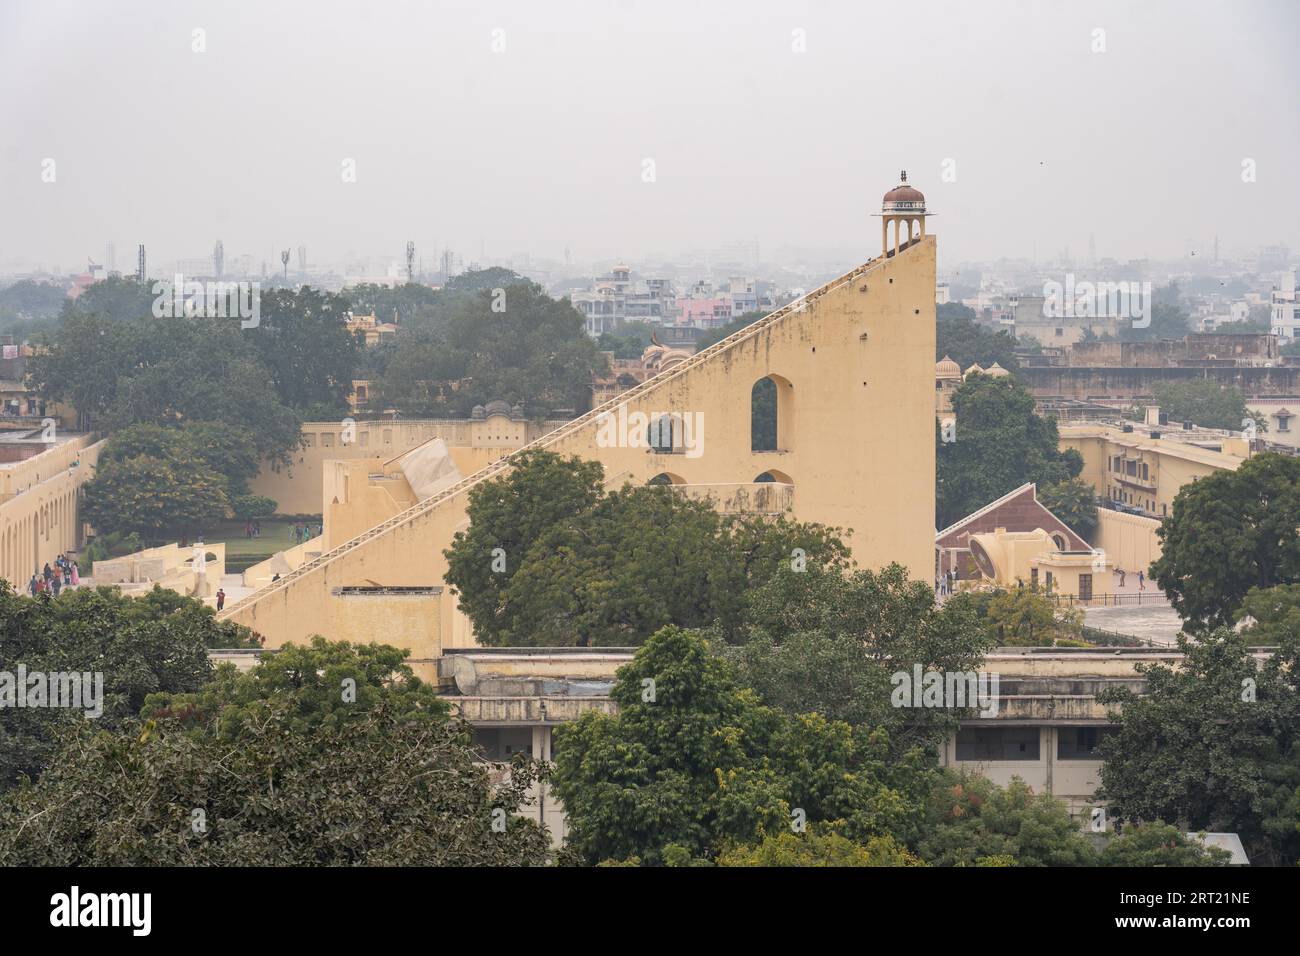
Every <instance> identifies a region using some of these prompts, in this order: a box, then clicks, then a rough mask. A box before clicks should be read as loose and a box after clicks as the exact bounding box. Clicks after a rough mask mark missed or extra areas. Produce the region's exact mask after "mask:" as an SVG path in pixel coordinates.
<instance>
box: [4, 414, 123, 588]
mask: <svg viewBox="0 0 1300 956" xmlns="http://www.w3.org/2000/svg"><path fill="white" fill-rule="evenodd" d="M103 445H104V443H103V442H102V441H98V442H97V441H95V439H94V436H91V435H78V436H76V437H75V438H71V439H69V440H68V441H66V442H62V443H60V444H58V445H55V446H54V447H52V448H51V449H50V450H49V451H46V452H43V453H41V454H39V455H36V456H34V457H32V458H29V459H27V460H26V461H22V462H14V463H12V464H9V465H5V466H0V578H4V579H5V580H6V581H9V582H10V583H11V584H12V585H13V586H14V588H15V590H17V591H19V592H22V591H24V590H25V589H26V587H27V582H28V581H29V580H30V579H31V576H32V572H33V571H35V570H36V569H37V568H42V567H44V566H45V565H46V564H47V563H48V564H50V565H53V563H54V559H55V558H56V557H58V556H59V554H61V553H65V552H68V551H71V550H74V549H76V548H77V547H78V545H79V543H80V537H81V535H80V531H81V528H80V507H79V500H80V498H79V494H80V489H81V486H82V485H83V484H85V483H86V482H87V481H89V480H90V479H91V478H93V477H94V476H95V463H96V462H97V461H98V460H99V452H100V449H101V448H102V447H103Z"/></svg>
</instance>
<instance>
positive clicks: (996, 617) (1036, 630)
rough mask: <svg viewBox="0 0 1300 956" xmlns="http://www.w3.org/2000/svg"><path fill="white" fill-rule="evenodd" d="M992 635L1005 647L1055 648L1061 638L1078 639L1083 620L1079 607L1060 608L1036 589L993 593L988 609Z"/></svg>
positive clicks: (987, 625)
mask: <svg viewBox="0 0 1300 956" xmlns="http://www.w3.org/2000/svg"><path fill="white" fill-rule="evenodd" d="M985 614H986V617H985V626H986V627H987V628H988V631H989V635H990V637H991V638H992V639H993V641H995V642H996V643H997V644H998V645H999V646H1001V647H1051V646H1052V645H1053V644H1054V643H1055V642H1056V641H1057V640H1058V639H1060V638H1065V639H1077V638H1078V637H1079V635H1080V633H1081V625H1082V623H1083V620H1082V614H1083V612H1082V611H1080V610H1079V609H1078V608H1070V609H1059V610H1058V609H1057V607H1056V605H1055V604H1054V603H1053V602H1052V601H1051V599H1050V598H1048V597H1047V596H1046V595H1044V594H1040V593H1039V592H1038V591H1035V590H1034V589H1032V588H1011V589H1009V590H1005V591H997V592H995V593H994V594H993V597H992V599H991V600H990V601H989V603H988V607H987V609H986V611H985Z"/></svg>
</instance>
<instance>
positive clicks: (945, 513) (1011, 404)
mask: <svg viewBox="0 0 1300 956" xmlns="http://www.w3.org/2000/svg"><path fill="white" fill-rule="evenodd" d="M952 407H953V411H954V413H955V415H956V419H957V429H956V440H955V441H944V440H943V437H944V436H943V434H942V433H941V431H940V429H939V428H938V427H937V426H936V428H935V446H936V451H935V455H936V466H937V468H936V470H937V477H936V494H937V498H938V501H937V509H936V510H937V519H936V521H937V525H938V527H940V528H946V527H948V526H949V525H951V524H953V523H954V522H956V521H958V520H960V519H961V518H964V517H965V516H966V515H968V514H970V513H971V512H973V511H976V510H978V509H979V508H982V507H984V505H986V504H988V503H989V502H991V501H994V500H996V499H997V498H1000V497H1001V496H1002V495H1005V494H1006V493H1007V492H1008V491H1012V490H1014V489H1015V488H1017V487H1019V486H1020V485H1022V484H1024V483H1025V482H1027V481H1033V482H1036V483H1037V484H1038V485H1039V486H1040V487H1044V486H1048V485H1052V484H1055V483H1056V482H1061V481H1065V480H1067V479H1070V478H1074V477H1077V476H1078V474H1079V472H1080V471H1081V470H1082V468H1083V459H1082V458H1081V457H1080V455H1079V453H1078V452H1077V451H1075V450H1073V449H1068V450H1066V451H1064V452H1063V451H1060V450H1059V448H1058V442H1059V439H1058V436H1057V431H1056V421H1055V419H1050V418H1042V417H1041V416H1039V415H1038V414H1036V413H1035V412H1034V398H1033V396H1032V395H1030V394H1029V392H1028V391H1027V390H1026V389H1025V388H1024V387H1023V386H1022V385H1019V384H1017V383H1016V381H1015V380H1014V379H1012V378H993V377H991V376H988V375H973V376H971V377H970V378H968V379H967V380H966V381H965V382H963V383H962V384H961V385H960V386H959V387H958V388H957V390H956V391H955V392H953V396H952Z"/></svg>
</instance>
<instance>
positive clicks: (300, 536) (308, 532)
mask: <svg viewBox="0 0 1300 956" xmlns="http://www.w3.org/2000/svg"><path fill="white" fill-rule="evenodd" d="M320 532H321V526H320V525H315V526H314V528H313V526H312V525H310V524H308V523H306V522H303V521H299V522H297V523H296V524H295V525H294V526H293V527H292V528H291V529H290V530H289V535H290V537H292V538H293V543H294V544H306V543H307V542H308V541H310V540H311V539H312V538H316V537H319V536H320Z"/></svg>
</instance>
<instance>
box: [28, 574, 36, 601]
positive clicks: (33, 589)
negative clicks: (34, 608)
mask: <svg viewBox="0 0 1300 956" xmlns="http://www.w3.org/2000/svg"><path fill="white" fill-rule="evenodd" d="M27 590H28V592H29V593H30V594H31V596H32V597H36V591H37V587H36V575H34V574H33V575H32V579H31V580H30V581H28V582H27Z"/></svg>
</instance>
